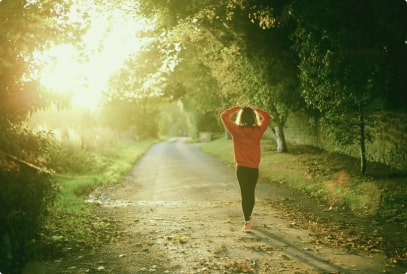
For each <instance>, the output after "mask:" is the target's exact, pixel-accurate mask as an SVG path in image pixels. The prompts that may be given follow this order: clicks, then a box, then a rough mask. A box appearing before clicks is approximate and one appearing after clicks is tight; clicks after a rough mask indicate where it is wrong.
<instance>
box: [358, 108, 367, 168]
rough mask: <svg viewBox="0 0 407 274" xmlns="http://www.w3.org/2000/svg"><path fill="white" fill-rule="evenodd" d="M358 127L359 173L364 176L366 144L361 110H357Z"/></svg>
mask: <svg viewBox="0 0 407 274" xmlns="http://www.w3.org/2000/svg"><path fill="white" fill-rule="evenodd" d="M359 127H360V171H361V172H362V175H366V144H365V121H364V116H363V111H362V108H360V109H359Z"/></svg>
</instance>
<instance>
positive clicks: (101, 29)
mask: <svg viewBox="0 0 407 274" xmlns="http://www.w3.org/2000/svg"><path fill="white" fill-rule="evenodd" d="M91 22H92V23H91V27H90V29H89V30H88V32H87V33H86V34H85V35H84V36H83V38H82V43H83V44H84V45H85V54H86V55H87V58H86V61H83V60H81V58H80V52H79V51H78V50H77V49H76V48H75V47H74V46H73V45H70V44H63V45H55V46H53V47H52V48H51V49H50V50H49V51H47V52H44V53H43V54H42V55H41V57H40V58H41V59H42V61H43V62H45V63H46V64H47V65H46V66H45V67H44V68H43V69H42V71H41V72H40V81H41V84H42V85H43V86H45V87H47V88H49V89H50V90H52V91H54V92H56V93H70V94H72V95H73V97H72V104H73V105H80V106H84V107H87V108H90V109H94V108H96V107H97V105H98V103H99V102H100V99H101V93H102V91H103V90H104V89H105V88H106V84H107V81H108V79H109V77H110V76H111V75H112V73H113V72H114V71H116V70H118V69H119V68H120V66H121V65H122V64H123V62H124V60H125V59H126V58H127V57H128V56H129V55H130V54H132V53H135V52H137V51H139V50H140V48H141V47H142V46H143V44H144V43H145V42H146V40H145V39H142V38H140V37H138V35H137V34H138V33H139V32H140V31H142V30H146V29H147V28H149V27H150V26H151V23H150V24H146V23H145V21H144V19H142V18H136V17H134V16H132V17H129V16H124V14H123V11H120V10H113V11H112V10H109V11H107V10H106V11H105V12H95V11H93V12H92V13H91ZM82 59H83V58H82Z"/></svg>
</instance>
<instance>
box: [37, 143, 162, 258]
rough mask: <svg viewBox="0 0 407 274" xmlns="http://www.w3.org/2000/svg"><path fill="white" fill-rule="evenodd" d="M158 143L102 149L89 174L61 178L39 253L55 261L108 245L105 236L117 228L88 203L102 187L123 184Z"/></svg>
mask: <svg viewBox="0 0 407 274" xmlns="http://www.w3.org/2000/svg"><path fill="white" fill-rule="evenodd" d="M155 142H156V140H148V141H141V142H123V143H119V144H117V145H116V146H114V147H109V148H101V149H100V151H99V152H97V151H96V152H93V154H94V155H93V157H94V159H95V161H97V163H95V164H91V165H90V166H89V172H86V170H87V169H85V172H81V173H80V174H72V173H70V174H57V176H56V180H57V184H58V185H59V187H60V189H59V193H58V196H57V199H56V202H55V204H54V206H53V207H52V208H50V213H49V215H48V216H47V218H46V219H45V220H44V223H43V226H42V229H41V231H40V232H39V236H40V237H39V239H38V240H39V241H37V242H36V247H35V248H36V252H35V253H36V254H40V256H42V257H49V258H53V259H55V258H56V257H59V256H61V257H63V256H68V255H69V254H74V253H75V252H74V251H75V250H76V251H80V250H84V249H86V250H89V251H91V250H92V249H93V248H95V247H96V246H97V244H102V243H103V242H104V241H106V239H105V237H104V233H105V232H106V231H109V230H110V231H112V233H114V231H115V225H114V224H113V223H111V222H110V220H108V219H105V218H102V219H100V218H98V217H97V215H95V214H93V209H94V205H91V204H88V203H86V202H85V200H86V198H87V196H88V195H89V194H90V193H91V192H92V191H93V190H94V189H95V188H97V187H98V186H102V185H109V184H115V183H118V182H120V181H121V180H122V178H123V177H124V176H125V175H127V174H128V173H129V172H130V171H131V169H132V168H133V166H134V164H135V163H136V161H137V160H138V159H139V158H140V157H141V156H142V155H143V154H144V153H145V152H146V151H147V150H148V149H149V148H150V146H151V145H153V144H154V143H155ZM85 157H86V155H85ZM88 164H89V163H88ZM95 167H97V168H96V169H95ZM102 231H103V233H102Z"/></svg>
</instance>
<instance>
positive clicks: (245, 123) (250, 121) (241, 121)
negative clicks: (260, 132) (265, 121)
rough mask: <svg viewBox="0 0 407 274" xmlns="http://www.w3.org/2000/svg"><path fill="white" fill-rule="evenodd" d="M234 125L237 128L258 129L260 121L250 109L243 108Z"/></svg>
mask: <svg viewBox="0 0 407 274" xmlns="http://www.w3.org/2000/svg"><path fill="white" fill-rule="evenodd" d="M236 124H237V125H238V126H239V127H258V126H260V121H259V119H258V117H257V114H256V112H255V111H254V110H253V109H252V108H250V107H243V108H242V109H241V110H240V111H239V113H238V115H237V119H236Z"/></svg>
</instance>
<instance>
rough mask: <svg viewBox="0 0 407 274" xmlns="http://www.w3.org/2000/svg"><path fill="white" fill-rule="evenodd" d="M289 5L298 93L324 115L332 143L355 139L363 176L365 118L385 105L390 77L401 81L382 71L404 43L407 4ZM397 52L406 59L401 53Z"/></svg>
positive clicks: (372, 2)
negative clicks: (294, 23) (299, 85)
mask: <svg viewBox="0 0 407 274" xmlns="http://www.w3.org/2000/svg"><path fill="white" fill-rule="evenodd" d="M293 3H294V5H293V10H292V12H293V14H295V16H296V20H297V29H296V31H295V33H294V34H293V39H294V41H295V49H296V51H297V53H298V56H299V59H300V60H301V61H300V63H299V69H300V79H301V83H302V95H303V97H304V98H305V101H306V103H307V104H308V105H309V106H311V107H312V108H315V109H318V110H319V111H321V112H322V113H323V115H324V121H325V122H327V125H329V127H328V129H329V130H331V132H333V133H334V136H335V137H336V139H337V140H340V141H341V142H342V143H347V144H353V143H355V142H356V141H357V140H359V145H360V158H361V173H362V174H365V173H366V145H365V139H366V133H365V120H364V116H365V114H366V113H367V112H368V111H369V110H372V109H374V108H377V107H378V106H380V105H384V104H383V103H382V102H385V101H386V100H387V99H388V98H389V96H388V93H391V92H394V91H392V90H389V89H388V88H389V83H390V82H391V79H393V78H394V77H396V78H399V77H400V76H397V73H400V72H397V71H395V70H390V71H392V72H395V73H396V74H393V75H391V74H392V73H389V72H388V71H387V69H388V68H390V67H394V66H395V64H394V63H392V60H391V55H392V54H394V52H392V51H393V50H394V48H403V46H402V45H403V44H404V48H405V43H404V42H403V40H404V39H405V34H406V27H405V26H406V20H405V16H404V15H405V7H406V4H405V3H401V1H398V2H397V1H381V0H377V1H359V2H357V3H355V2H354V1H340V2H338V1H336V2H332V3H330V4H329V5H328V4H327V3H326V1H316V2H313V3H307V4H305V3H303V2H301V1H293ZM403 33H404V34H403ZM401 37H404V38H401ZM395 45H397V46H395ZM399 53H400V54H401V55H400V57H401V58H403V59H404V60H405V56H406V53H405V51H404V53H403V52H401V51H400V52H399ZM396 66H397V65H396ZM390 75H391V76H390ZM397 85H400V83H398V84H397ZM391 86H393V87H395V86H396V85H391ZM401 86H403V85H401ZM404 86H405V84H404ZM398 88H399V87H398ZM396 92H397V91H396ZM355 115H357V116H358V119H354V118H353V117H355Z"/></svg>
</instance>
